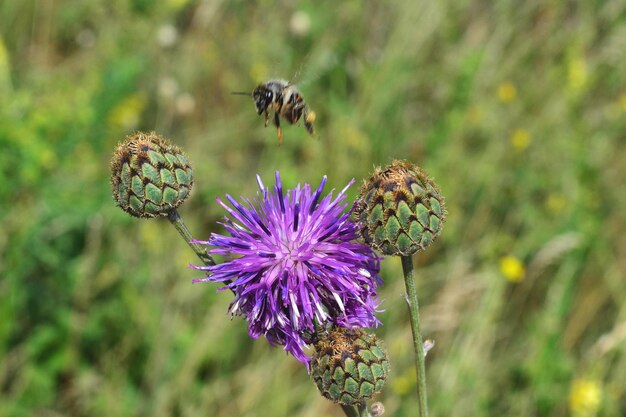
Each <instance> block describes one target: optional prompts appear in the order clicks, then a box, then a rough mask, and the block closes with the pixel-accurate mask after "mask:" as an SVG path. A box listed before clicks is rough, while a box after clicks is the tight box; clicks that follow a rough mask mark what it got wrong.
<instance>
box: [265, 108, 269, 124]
mask: <svg viewBox="0 0 626 417" xmlns="http://www.w3.org/2000/svg"><path fill="white" fill-rule="evenodd" d="M269 121H270V114H269V113H268V112H267V111H266V112H265V127H267V124H268V123H269Z"/></svg>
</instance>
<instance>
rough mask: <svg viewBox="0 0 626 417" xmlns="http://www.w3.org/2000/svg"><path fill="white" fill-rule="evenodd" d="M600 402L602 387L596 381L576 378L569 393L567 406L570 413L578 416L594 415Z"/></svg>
mask: <svg viewBox="0 0 626 417" xmlns="http://www.w3.org/2000/svg"><path fill="white" fill-rule="evenodd" d="M601 402H602V387H600V384H599V383H598V382H597V381H593V380H590V379H576V380H575V381H574V382H573V383H572V388H571V389H570V394H569V407H570V410H571V412H572V415H574V416H576V417H578V416H580V417H592V416H595V415H596V413H597V412H598V410H599V408H600V404H601Z"/></svg>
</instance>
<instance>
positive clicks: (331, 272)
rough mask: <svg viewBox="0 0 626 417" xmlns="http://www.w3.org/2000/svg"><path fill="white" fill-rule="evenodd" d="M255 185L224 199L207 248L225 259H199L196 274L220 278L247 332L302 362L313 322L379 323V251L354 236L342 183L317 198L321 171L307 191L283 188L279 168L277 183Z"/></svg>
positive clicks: (343, 324)
mask: <svg viewBox="0 0 626 417" xmlns="http://www.w3.org/2000/svg"><path fill="white" fill-rule="evenodd" d="M257 181H258V184H259V188H260V191H261V192H260V195H259V198H258V199H257V200H255V201H251V200H248V199H243V202H242V203H239V202H237V201H236V200H235V199H234V198H233V197H231V196H230V195H227V196H226V199H227V200H228V203H229V204H227V203H225V202H223V201H221V200H219V199H218V200H217V201H218V202H219V203H220V204H221V205H222V207H224V209H225V210H226V211H227V212H228V214H229V216H227V217H226V218H225V220H224V222H223V225H224V227H225V229H226V231H227V232H228V234H229V235H220V234H216V233H213V234H212V235H211V237H210V239H209V240H208V241H205V242H198V243H202V244H206V245H208V246H211V249H210V250H209V253H210V254H213V255H222V256H225V257H226V261H225V262H224V263H221V264H219V265H215V266H199V267H196V268H197V269H201V270H205V271H207V272H208V276H207V277H206V278H203V279H198V280H195V282H197V281H211V282H224V283H226V285H225V286H224V287H223V288H222V289H230V290H232V291H233V292H234V294H235V298H234V300H233V301H232V303H231V305H230V310H229V311H230V312H231V313H232V314H233V315H243V316H245V317H246V319H247V320H248V333H249V335H250V337H252V338H254V339H256V338H258V337H259V336H261V335H264V336H265V337H266V338H267V340H268V341H269V342H270V343H271V344H280V345H284V346H285V350H287V351H288V352H289V353H291V354H292V355H293V356H294V357H296V358H297V359H298V360H300V361H301V362H303V363H305V364H307V365H308V362H309V357H308V356H307V355H306V354H305V353H304V348H305V347H306V345H307V344H308V343H310V342H311V341H312V340H311V337H310V335H312V334H313V333H315V323H316V322H317V323H319V324H334V325H336V326H340V327H348V328H352V327H371V326H375V325H377V324H378V320H377V319H376V317H375V316H374V313H375V311H376V309H377V306H378V301H377V298H376V285H377V284H380V283H381V280H380V277H379V276H378V271H379V269H380V264H379V258H377V257H376V255H375V254H374V253H373V251H372V250H371V249H370V248H369V247H367V246H365V245H363V244H360V243H357V242H355V241H354V239H356V237H357V226H356V224H355V223H354V222H353V221H352V220H351V219H350V214H351V213H350V212H349V211H346V208H347V206H348V204H347V203H346V202H345V191H346V189H347V188H348V187H349V186H350V185H351V184H352V183H353V182H354V181H351V182H350V183H349V184H348V185H347V186H346V188H344V189H343V190H342V191H341V192H340V193H339V194H338V195H337V197H335V198H333V196H332V193H331V194H328V195H326V196H325V197H323V198H322V191H323V189H324V186H325V184H326V177H325V176H324V178H323V179H322V182H321V184H320V185H319V187H318V188H317V190H315V192H312V189H311V186H310V185H309V184H305V185H304V186H303V187H301V186H300V185H298V186H297V187H296V188H295V189H293V190H288V191H287V193H286V194H285V193H283V188H282V185H281V181H280V176H279V174H278V172H277V173H276V185H275V186H274V187H273V190H272V189H269V188H266V187H265V186H264V185H263V182H262V181H261V178H260V177H258V176H257Z"/></svg>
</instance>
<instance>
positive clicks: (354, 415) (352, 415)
mask: <svg viewBox="0 0 626 417" xmlns="http://www.w3.org/2000/svg"><path fill="white" fill-rule="evenodd" d="M341 408H342V409H343V412H344V413H346V417H359V413H358V412H357V411H356V408H354V407H352V406H351V405H343V404H341Z"/></svg>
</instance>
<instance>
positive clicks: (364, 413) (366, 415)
mask: <svg viewBox="0 0 626 417" xmlns="http://www.w3.org/2000/svg"><path fill="white" fill-rule="evenodd" d="M357 408H358V409H359V417H372V415H371V414H370V412H369V410H368V409H367V404H366V403H365V401H363V402H362V403H361V404H359V405H358V406H357Z"/></svg>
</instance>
